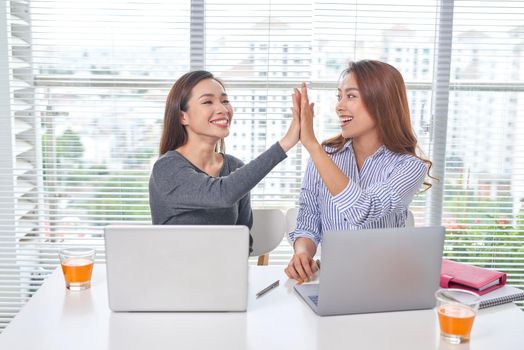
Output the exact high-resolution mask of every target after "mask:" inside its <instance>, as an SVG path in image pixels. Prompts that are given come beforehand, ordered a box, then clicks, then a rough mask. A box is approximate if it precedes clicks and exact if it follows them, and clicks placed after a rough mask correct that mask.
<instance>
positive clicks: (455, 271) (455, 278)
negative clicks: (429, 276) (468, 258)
mask: <svg viewBox="0 0 524 350" xmlns="http://www.w3.org/2000/svg"><path fill="white" fill-rule="evenodd" d="M506 278H507V276H506V274H505V273H504V272H499V271H494V270H489V269H484V268H482V267H478V266H473V265H468V264H463V263H458V262H456V261H451V260H446V259H442V270H441V273H440V287H442V288H460V289H466V290H470V291H472V292H475V293H478V294H479V295H483V294H486V293H489V292H491V291H492V290H495V289H497V288H500V287H502V286H503V285H505V284H506Z"/></svg>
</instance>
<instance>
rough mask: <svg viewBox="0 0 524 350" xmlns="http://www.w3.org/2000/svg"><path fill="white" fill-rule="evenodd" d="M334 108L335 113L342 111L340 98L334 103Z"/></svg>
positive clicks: (342, 106)
mask: <svg viewBox="0 0 524 350" xmlns="http://www.w3.org/2000/svg"><path fill="white" fill-rule="evenodd" d="M335 110H336V111H337V113H340V112H343V111H344V105H343V104H342V99H340V101H338V102H337V104H336V105H335Z"/></svg>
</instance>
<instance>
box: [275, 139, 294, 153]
mask: <svg viewBox="0 0 524 350" xmlns="http://www.w3.org/2000/svg"><path fill="white" fill-rule="evenodd" d="M278 143H279V144H280V147H282V150H284V152H285V153H287V151H289V150H290V149H291V147H293V145H291V144H290V142H288V141H287V140H286V138H285V137H284V138H283V139H282V140H280V141H278Z"/></svg>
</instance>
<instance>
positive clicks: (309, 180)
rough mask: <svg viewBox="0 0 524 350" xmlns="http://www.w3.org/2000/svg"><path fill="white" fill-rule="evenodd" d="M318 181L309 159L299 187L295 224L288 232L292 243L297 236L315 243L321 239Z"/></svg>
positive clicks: (316, 173)
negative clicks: (294, 227)
mask: <svg viewBox="0 0 524 350" xmlns="http://www.w3.org/2000/svg"><path fill="white" fill-rule="evenodd" d="M319 181H320V177H319V175H318V172H317V170H316V169H315V166H314V165H313V162H312V161H311V159H310V160H309V162H308V164H307V168H306V173H305V175H304V179H303V180H302V186H301V189H300V198H299V205H300V208H299V210H298V216H297V226H296V229H295V230H294V231H292V232H290V233H289V238H290V240H291V241H292V242H293V243H294V242H295V240H296V239H297V238H299V237H305V238H309V239H311V240H312V241H313V242H315V244H316V245H318V244H319V243H320V241H321V238H322V236H321V232H322V229H321V225H322V224H321V218H320V208H319V205H318V200H319V198H318V191H319Z"/></svg>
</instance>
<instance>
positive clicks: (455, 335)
mask: <svg viewBox="0 0 524 350" xmlns="http://www.w3.org/2000/svg"><path fill="white" fill-rule="evenodd" d="M435 297H436V298H437V306H436V310H437V314H438V319H439V324H440V335H441V337H442V338H443V339H444V340H445V341H447V342H448V343H451V344H460V343H464V342H467V341H469V337H470V334H471V329H472V327H473V321H474V320H475V316H476V315H477V311H478V309H479V303H480V298H479V296H478V294H476V293H473V292H470V291H467V290H463V289H453V288H449V289H444V288H442V289H439V290H438V291H437V292H436V293H435Z"/></svg>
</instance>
